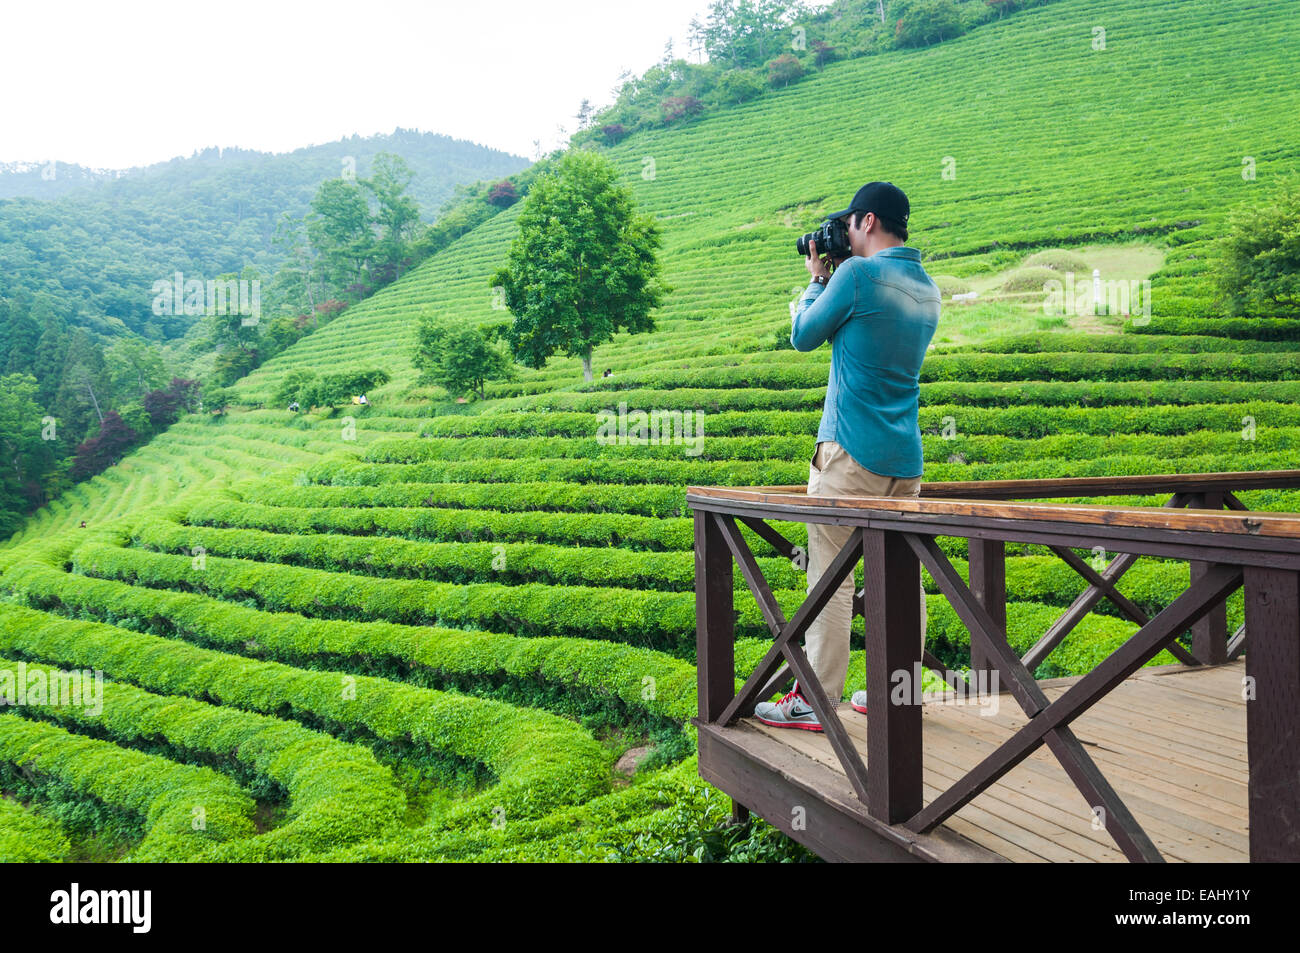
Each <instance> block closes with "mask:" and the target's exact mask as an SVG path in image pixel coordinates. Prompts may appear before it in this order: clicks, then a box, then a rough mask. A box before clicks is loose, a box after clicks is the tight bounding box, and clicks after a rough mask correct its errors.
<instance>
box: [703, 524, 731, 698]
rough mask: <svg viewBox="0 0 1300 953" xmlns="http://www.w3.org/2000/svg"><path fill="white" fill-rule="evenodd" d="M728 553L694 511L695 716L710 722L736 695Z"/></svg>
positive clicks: (714, 526) (718, 534)
mask: <svg viewBox="0 0 1300 953" xmlns="http://www.w3.org/2000/svg"><path fill="white" fill-rule="evenodd" d="M731 573H732V569H731V552H730V550H728V549H727V541H726V539H724V538H723V536H722V530H721V529H720V528H719V527H718V523H717V520H716V519H714V516H713V514H712V513H710V512H709V511H707V510H700V509H697V510H696V511H695V658H696V662H695V670H696V674H697V683H696V685H697V695H698V704H699V713H700V718H701V719H702V720H704V721H706V722H715V721H717V720H718V716H719V715H721V714H722V712H723V710H724V709H725V708H726V707H727V705H728V704H729V703H730V702H731V700H732V698H734V697H735V694H736V659H735V654H736V653H735V648H736V646H735V643H736V630H735V615H734V612H733V603H734V598H733V591H732V576H731Z"/></svg>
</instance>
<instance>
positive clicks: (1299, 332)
mask: <svg viewBox="0 0 1300 953" xmlns="http://www.w3.org/2000/svg"><path fill="white" fill-rule="evenodd" d="M1124 330H1125V331H1126V332H1128V333H1130V334H1179V335H1196V334H1203V335H1211V336H1214V337H1219V338H1229V339H1237V340H1250V339H1253V340H1256V341H1287V342H1295V343H1300V321H1295V320H1293V319H1290V318H1190V317H1189V318H1173V317H1158V316H1157V317H1152V318H1151V320H1150V322H1149V323H1146V324H1137V323H1135V322H1133V321H1131V320H1130V321H1128V322H1126V323H1125V325H1124Z"/></svg>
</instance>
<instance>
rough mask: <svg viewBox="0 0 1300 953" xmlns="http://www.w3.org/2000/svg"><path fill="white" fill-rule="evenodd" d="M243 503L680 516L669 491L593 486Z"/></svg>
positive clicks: (453, 489)
mask: <svg viewBox="0 0 1300 953" xmlns="http://www.w3.org/2000/svg"><path fill="white" fill-rule="evenodd" d="M235 495H236V496H237V497H238V498H239V499H241V500H242V501H244V502H245V503H257V504H260V505H262V506H277V507H284V506H289V507H328V508H331V509H333V508H339V507H372V506H379V507H384V506H395V507H398V506H400V507H418V506H427V507H434V508H439V509H471V510H500V511H503V512H515V513H535V512H548V511H549V512H568V513H622V514H626V515H633V516H685V515H687V510H686V494H685V493H684V492H683V491H682V490H681V489H680V488H679V487H675V486H655V485H647V486H626V485H622V484H614V485H608V486H607V485H604V484H599V483H588V484H583V485H580V484H576V483H547V482H533V483H504V484H503V483H387V484H384V485H382V486H356V487H353V486H287V485H284V484H278V483H273V482H271V481H269V480H268V481H262V482H259V483H244V484H240V485H239V486H238V487H236V488H235Z"/></svg>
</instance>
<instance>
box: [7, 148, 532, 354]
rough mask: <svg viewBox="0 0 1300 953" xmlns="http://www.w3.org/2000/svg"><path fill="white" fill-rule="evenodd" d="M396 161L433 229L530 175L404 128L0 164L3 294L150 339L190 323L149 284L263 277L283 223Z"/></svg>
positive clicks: (276, 257)
mask: <svg viewBox="0 0 1300 953" xmlns="http://www.w3.org/2000/svg"><path fill="white" fill-rule="evenodd" d="M380 152H391V153H395V154H397V155H399V156H401V157H402V158H403V159H405V160H406V162H407V164H408V165H410V167H411V169H412V170H413V171H414V173H415V177H414V179H413V181H412V182H411V185H410V188H409V190H408V191H409V194H410V195H411V196H412V197H414V198H415V199H416V201H418V202H419V204H420V210H421V217H422V218H423V219H424V220H425V221H432V220H433V219H434V218H435V217H436V215H437V212H438V210H439V209H440V208H441V207H442V205H443V204H444V203H445V202H446V201H447V200H448V199H449V198H450V197H451V196H452V195H453V193H454V191H455V188H456V186H457V185H459V184H463V183H470V182H475V181H479V180H482V179H496V178H501V177H504V176H506V175H510V174H511V173H514V172H518V171H519V170H521V169H523V168H525V167H527V166H528V165H529V162H528V161H527V160H525V159H523V158H521V157H519V156H514V155H510V154H509V153H506V152H501V151H499V150H496V149H489V148H486V147H484V146H480V145H477V144H475V143H471V142H465V141H462V140H458V139H452V138H450V137H447V136H441V135H435V134H432V133H422V132H417V131H414V130H405V129H398V130H396V131H394V132H393V133H392V134H391V135H380V136H369V137H361V136H352V137H350V138H347V139H343V140H340V141H338V142H331V143H326V144H324V145H318V146H309V147H306V148H303V149H297V150H295V151H293V152H289V153H283V154H272V153H265V152H256V151H252V150H246V149H216V148H212V149H205V150H203V151H202V152H198V153H196V154H195V155H193V156H190V157H189V158H177V159H172V160H170V161H168V162H160V163H156V164H154V165H151V166H147V167H145V168H139V169H129V170H126V171H114V170H102V169H89V168H86V167H84V166H77V165H70V164H65V163H59V162H53V163H32V162H28V163H21V162H10V163H7V164H3V165H0V297H3V296H9V295H14V294H25V295H36V294H38V293H41V292H44V293H45V294H46V295H48V296H49V300H50V301H52V302H53V304H54V306H55V307H56V308H57V309H58V311H59V312H60V313H61V315H62V317H63V318H64V320H65V321H66V322H67V323H68V324H69V325H73V326H81V327H85V328H87V329H88V330H91V331H93V332H96V333H98V334H101V335H118V334H121V333H123V332H124V331H127V330H129V331H133V332H136V333H139V334H142V335H143V336H145V337H148V338H153V339H155V340H166V339H171V338H175V337H179V336H180V335H182V334H184V333H185V331H186V329H187V328H188V326H189V324H190V322H191V320H192V319H186V318H184V317H163V318H159V317H157V316H155V315H154V314H153V313H152V309H151V304H152V301H153V295H152V293H151V288H152V286H153V283H154V282H155V281H157V280H158V279H160V278H168V277H170V276H171V275H173V274H174V273H175V272H178V271H179V272H182V273H184V274H185V275H187V276H193V277H200V278H210V277H213V276H215V275H218V274H221V273H223V272H235V271H240V270H242V269H243V268H244V267H246V266H255V267H257V268H258V269H260V270H261V271H262V273H263V274H264V275H265V276H266V277H268V278H269V277H270V275H271V274H272V273H273V272H274V271H275V270H276V268H277V267H278V266H279V264H280V261H281V254H280V252H279V251H278V249H276V248H275V246H274V245H273V243H272V239H273V238H274V235H275V227H276V223H277V221H278V220H279V218H280V216H281V215H282V214H284V213H288V214H289V215H291V216H293V217H295V218H301V217H302V216H303V215H304V214H305V213H306V212H307V210H308V206H309V203H310V202H311V199H312V197H313V196H314V195H315V193H316V189H317V188H318V187H319V185H320V183H321V182H323V181H325V180H326V179H331V178H337V177H339V176H340V175H344V174H355V175H357V176H359V177H364V176H366V175H368V174H369V171H370V164H371V161H372V160H373V158H374V156H375V155H376V154H377V153H380Z"/></svg>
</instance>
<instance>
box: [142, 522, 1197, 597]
mask: <svg viewBox="0 0 1300 953" xmlns="http://www.w3.org/2000/svg"><path fill="white" fill-rule="evenodd" d="M790 529H791V527H787V530H786V531H787V534H788V538H790V539H791V541H792V542H795V544H796V545H806V543H807V537H806V535H804V534H803V533H797V534H796V533H789V530H790ZM743 532H744V533H745V535H746V536H747V538H748V539H749V542H750V548H751V549H752V550H753V551H754V552H755V553H756V554H757V553H763V552H766V551H767V549H766V543H763V542H761V541H759V540H757V539H755V538H754V537H753V536H752V535H751V534H750V533H749V531H748V530H744V531H743ZM132 542H133V543H134V544H135V545H136V546H142V547H145V548H148V549H151V550H155V551H159V552H164V553H179V554H183V555H188V554H191V553H192V552H193V550H194V548H195V547H196V546H197V547H202V548H203V549H204V550H205V551H206V552H207V554H208V555H211V556H222V557H229V558H234V559H244V560H256V561H259V562H272V563H280V564H284V565H291V566H304V567H307V568H312V569H322V570H327V571H330V572H350V573H355V574H358V575H378V576H384V577H388V578H408V579H409V578H417V579H432V580H438V581H444V582H454V583H459V584H462V585H466V584H472V583H475V582H483V581H492V582H494V583H500V584H503V585H522V584H526V583H546V584H548V585H558V586H593V585H595V586H616V587H623V588H631V589H655V590H666V591H669V592H694V590H695V560H694V555H693V554H692V553H691V552H678V553H640V552H630V551H625V550H599V551H592V550H590V549H583V548H581V547H568V546H548V545H539V544H528V543H525V544H509V545H506V546H504V547H501V548H500V549H499V551H496V550H497V547H494V546H493V545H492V544H488V543H455V544H440V543H434V544H428V543H411V542H407V541H405V540H388V539H354V538H349V537H338V536H295V535H280V534H274V533H263V532H260V531H257V530H227V529H211V528H205V527H186V526H179V525H177V524H175V523H169V522H166V521H164V520H146V521H143V522H141V523H140V524H138V525H137V526H136V527H135V528H134V530H133V532H132ZM940 545H941V547H942V548H943V549H944V551H945V553H946V554H947V555H948V557H949V559H950V560H951V561H952V563H953V567H954V568H955V569H956V570H957V572H958V573H959V574H961V576H962V578H963V579H965V578H966V576H967V565H966V561H965V559H964V556H965V554H966V550H967V546H966V541H965V540H962V539H958V538H954V537H943V538H942V539H941V540H940ZM1019 551H1021V547H1016V546H1008V552H1009V554H1010V555H1012V558H1010V559H1009V560H1008V562H1007V591H1008V594H1009V595H1010V596H1011V597H1012V598H1015V599H1020V600H1024V601H1029V602H1041V603H1044V604H1047V605H1059V606H1068V605H1069V604H1070V603H1071V602H1072V601H1073V600H1074V598H1075V597H1076V596H1077V595H1079V593H1081V592H1082V591H1083V590H1084V589H1085V588H1086V587H1087V582H1086V581H1085V580H1084V579H1083V577H1082V576H1080V575H1079V574H1078V573H1076V572H1075V571H1074V570H1073V569H1071V568H1070V567H1069V566H1067V565H1066V564H1065V563H1064V562H1063V561H1062V560H1061V559H1059V558H1058V557H1057V556H1055V555H1050V556H1015V555H1014V554H1015V553H1016V552H1019ZM1113 556H1114V553H1110V554H1108V558H1110V557H1113ZM1085 558H1086V559H1091V558H1092V557H1091V554H1085ZM756 559H757V562H758V565H759V567H760V568H761V569H762V571H763V575H764V576H765V577H766V579H767V582H768V585H769V586H771V587H772V588H774V589H779V590H789V591H798V590H800V589H803V588H804V587H806V585H807V581H806V576H805V575H804V573H803V572H802V571H800V570H799V569H797V568H796V567H795V566H794V565H793V564H792V563H791V562H790V561H789V560H787V559H784V558H782V557H779V556H762V555H758V556H756ZM494 560H498V561H499V562H498V565H499V566H500V568H493V561H494ZM855 577H856V579H857V581H858V584H859V585H861V579H862V569H861V566H858V567H857V568H856V569H855ZM923 578H924V580H925V582H926V588H927V590H928V591H930V592H934V593H937V592H938V588H937V587H936V586H935V585H934V582H933V580H932V579H931V578H930V575H929V573H928V572H925V573H924V574H923ZM732 580H733V583H734V586H735V589H736V591H737V592H738V593H747V592H748V588H747V586H746V583H745V581H744V577H743V576H742V575H741V574H740V572H739V571H735V572H733V575H732ZM1188 582H1189V577H1188V568H1187V564H1186V563H1183V562H1167V561H1164V560H1153V559H1144V560H1141V561H1140V562H1138V563H1137V564H1136V565H1134V566H1133V567H1132V568H1130V569H1129V570H1128V572H1126V573H1125V574H1124V577H1123V582H1122V583H1121V591H1122V592H1124V594H1125V595H1127V596H1129V598H1131V599H1133V600H1134V601H1136V602H1138V604H1140V605H1142V606H1143V607H1144V608H1146V609H1147V610H1148V612H1154V611H1158V610H1159V609H1160V608H1163V607H1164V605H1166V604H1167V603H1168V597H1169V594H1170V593H1177V592H1181V591H1182V590H1183V589H1185V588H1187V585H1188ZM748 598H749V597H748V596H747V595H741V596H738V602H740V601H743V600H745V599H748ZM1098 609H1099V610H1100V611H1102V612H1106V613H1110V614H1117V613H1118V609H1116V608H1114V607H1113V606H1112V605H1111V603H1110V602H1109V601H1108V600H1103V601H1102V602H1101V603H1100V604H1099V606H1098Z"/></svg>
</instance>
